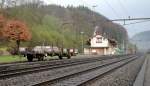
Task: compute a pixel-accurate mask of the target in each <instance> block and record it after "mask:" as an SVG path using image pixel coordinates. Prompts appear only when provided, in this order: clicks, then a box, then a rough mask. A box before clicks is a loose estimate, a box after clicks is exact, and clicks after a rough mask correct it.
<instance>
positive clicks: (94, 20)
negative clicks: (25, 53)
mask: <svg viewBox="0 0 150 86" xmlns="http://www.w3.org/2000/svg"><path fill="white" fill-rule="evenodd" d="M5 12H6V15H7V17H8V18H9V19H11V18H15V19H20V20H23V21H25V22H27V24H28V25H29V27H30V31H31V32H32V36H33V37H32V40H31V41H30V42H27V43H23V45H29V44H30V45H32V46H35V45H41V44H42V43H45V44H53V45H57V46H61V44H62V43H63V44H64V46H65V47H80V46H81V41H82V38H81V37H82V36H81V34H80V32H84V41H85V42H86V40H87V39H88V38H89V37H91V36H92V34H93V31H94V27H95V25H98V26H99V27H100V31H101V32H102V33H106V36H107V37H108V38H113V39H116V40H117V41H118V42H119V43H121V42H122V40H123V39H124V40H127V39H128V36H127V32H126V30H125V29H124V28H123V27H122V26H120V25H118V24H115V23H112V22H109V21H108V19H107V18H106V17H104V16H102V15H100V14H99V13H96V12H93V11H91V10H90V9H88V8H87V7H83V6H79V7H67V8H65V7H61V6H56V5H48V6H45V5H44V6H37V5H35V4H34V3H31V4H25V5H20V6H16V7H13V8H12V7H11V8H7V9H6V11H5ZM85 42H84V43H85Z"/></svg>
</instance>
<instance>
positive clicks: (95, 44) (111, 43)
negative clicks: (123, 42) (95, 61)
mask: <svg viewBox="0 0 150 86" xmlns="http://www.w3.org/2000/svg"><path fill="white" fill-rule="evenodd" d="M116 47H117V42H116V41H115V40H114V39H109V38H106V37H104V36H102V35H101V34H100V32H99V31H98V27H96V28H95V31H94V34H93V37H92V38H90V46H89V47H86V48H84V54H97V55H110V54H115V49H116Z"/></svg>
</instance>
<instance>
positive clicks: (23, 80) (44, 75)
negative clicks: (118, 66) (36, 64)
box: [0, 58, 118, 86]
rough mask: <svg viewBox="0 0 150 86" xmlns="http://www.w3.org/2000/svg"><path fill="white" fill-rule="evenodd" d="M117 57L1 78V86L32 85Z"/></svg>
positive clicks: (107, 61)
mask: <svg viewBox="0 0 150 86" xmlns="http://www.w3.org/2000/svg"><path fill="white" fill-rule="evenodd" d="M117 59H118V58H115V59H113V60H112V59H109V60H104V61H98V62H94V63H87V64H80V65H75V66H69V67H64V68H59V69H53V70H49V71H44V72H39V73H33V74H27V75H23V76H18V77H13V78H9V79H4V80H0V86H31V85H33V84H36V83H39V82H44V81H47V80H51V79H55V78H57V77H62V76H65V75H69V74H73V73H76V72H79V71H82V70H87V69H90V68H93V67H96V66H98V65H101V64H103V63H110V62H112V61H116V60H117Z"/></svg>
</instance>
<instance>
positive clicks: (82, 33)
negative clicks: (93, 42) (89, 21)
mask: <svg viewBox="0 0 150 86" xmlns="http://www.w3.org/2000/svg"><path fill="white" fill-rule="evenodd" d="M83 35H84V32H81V36H82V53H84V37H83Z"/></svg>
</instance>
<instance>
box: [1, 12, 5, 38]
mask: <svg viewBox="0 0 150 86" xmlns="http://www.w3.org/2000/svg"><path fill="white" fill-rule="evenodd" d="M4 23H5V18H4V16H3V15H0V38H2V29H3V28H4Z"/></svg>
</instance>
